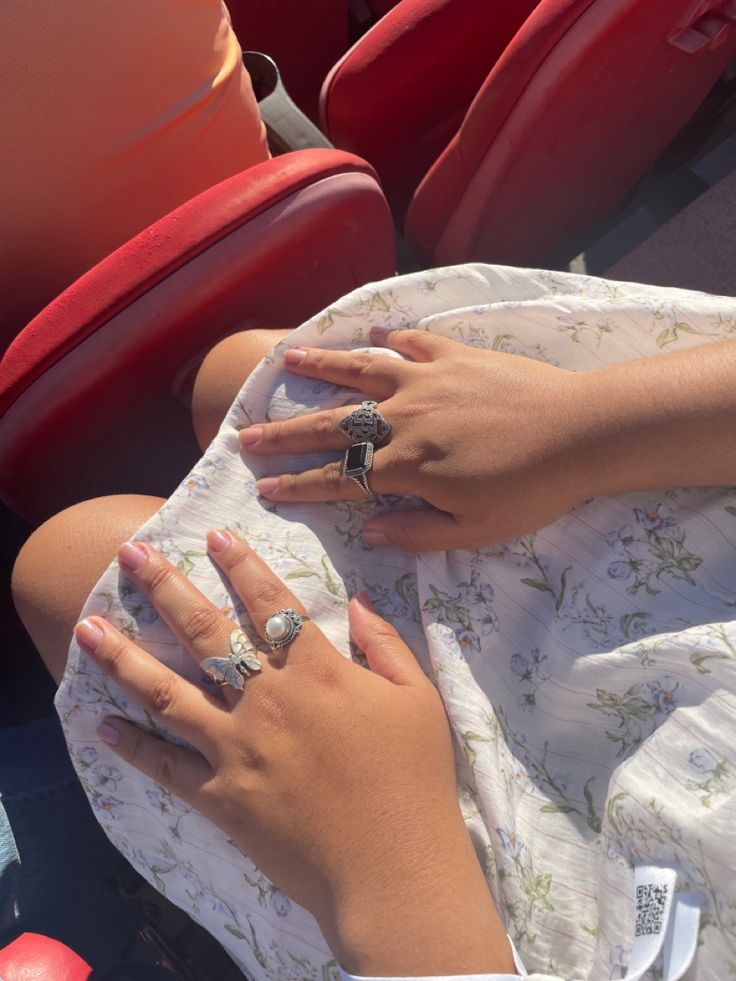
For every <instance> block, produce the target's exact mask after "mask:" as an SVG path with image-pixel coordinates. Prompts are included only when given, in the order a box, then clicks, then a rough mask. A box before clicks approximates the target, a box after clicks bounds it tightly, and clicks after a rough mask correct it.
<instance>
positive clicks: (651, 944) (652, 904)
mask: <svg viewBox="0 0 736 981" xmlns="http://www.w3.org/2000/svg"><path fill="white" fill-rule="evenodd" d="M676 882H677V872H676V871H675V869H668V868H662V867H661V866H658V865H639V866H638V867H637V868H636V869H635V870H634V916H635V920H634V945H633V947H632V948H631V958H630V960H629V969H628V971H627V972H626V981H639V978H641V977H642V975H643V974H645V973H646V972H647V971H648V970H649V968H650V967H651V966H652V964H653V963H654V962H655V960H656V959H657V955H658V954H659V952H660V950H661V949H662V945H663V944H664V938H665V935H666V933H667V926H668V924H669V919H670V913H671V912H672V900H673V898H674V894H675V883H676Z"/></svg>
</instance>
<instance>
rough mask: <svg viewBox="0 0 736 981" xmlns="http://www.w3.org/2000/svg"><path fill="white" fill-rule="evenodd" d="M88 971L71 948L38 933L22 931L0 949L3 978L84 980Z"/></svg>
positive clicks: (8, 980) (11, 980) (4, 980)
mask: <svg viewBox="0 0 736 981" xmlns="http://www.w3.org/2000/svg"><path fill="white" fill-rule="evenodd" d="M91 973H92V968H91V967H90V966H89V964H87V963H86V961H83V960H82V958H81V957H80V956H79V955H78V954H75V953H74V951H73V950H70V949H69V948H68V947H65V946H64V944H62V943H59V941H58V940H52V939H51V938H50V937H43V936H41V935H40V934H38V933H23V934H21V936H20V937H18V938H17V940H14V941H13V942H12V943H11V944H8V946H7V947H3V949H2V950H0V978H2V981H87V979H88V978H89V976H90V974H91Z"/></svg>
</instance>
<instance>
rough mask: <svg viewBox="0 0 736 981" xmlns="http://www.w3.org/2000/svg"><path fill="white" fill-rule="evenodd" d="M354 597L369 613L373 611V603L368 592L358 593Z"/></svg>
mask: <svg viewBox="0 0 736 981" xmlns="http://www.w3.org/2000/svg"><path fill="white" fill-rule="evenodd" d="M353 599H354V600H355V601H356V602H357V603H359V604H360V605H361V606H362V607H363V609H364V610H368V612H369V613H373V604H372V603H371V599H370V596H369V595H368V593H356V594H355V596H354V597H353Z"/></svg>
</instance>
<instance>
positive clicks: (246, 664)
mask: <svg viewBox="0 0 736 981" xmlns="http://www.w3.org/2000/svg"><path fill="white" fill-rule="evenodd" d="M201 666H202V670H203V671H204V672H205V673H206V674H208V675H209V676H210V678H212V680H213V681H215V682H217V684H218V685H230V686H231V687H232V688H237V690H238V691H242V690H243V688H245V679H246V678H250V676H251V675H253V674H257V673H258V672H259V671H260V670H261V662H260V661H259V660H258V657H257V656H256V650H255V647H253V645H252V644H251V642H250V641H249V640H248V638H247V637H246V636H245V634H244V633H243V631H242V630H241V629H240V627H238V628H237V630H233V632H232V633H231V634H230V653H229V654H228V655H227V657H207V658H205V659H204V661H202V665H201Z"/></svg>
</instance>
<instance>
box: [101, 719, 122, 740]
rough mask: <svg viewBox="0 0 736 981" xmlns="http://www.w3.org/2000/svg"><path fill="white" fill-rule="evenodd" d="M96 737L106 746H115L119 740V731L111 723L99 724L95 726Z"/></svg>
mask: <svg viewBox="0 0 736 981" xmlns="http://www.w3.org/2000/svg"><path fill="white" fill-rule="evenodd" d="M97 735H98V736H99V737H100V739H101V740H102V741H103V743H107V745H108V746H115V745H116V743H117V742H118V740H119V739H120V730H119V729H116V728H115V726H114V725H113V724H112V722H100V724H99V725H98V726H97Z"/></svg>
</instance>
